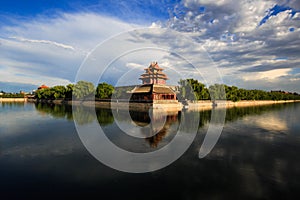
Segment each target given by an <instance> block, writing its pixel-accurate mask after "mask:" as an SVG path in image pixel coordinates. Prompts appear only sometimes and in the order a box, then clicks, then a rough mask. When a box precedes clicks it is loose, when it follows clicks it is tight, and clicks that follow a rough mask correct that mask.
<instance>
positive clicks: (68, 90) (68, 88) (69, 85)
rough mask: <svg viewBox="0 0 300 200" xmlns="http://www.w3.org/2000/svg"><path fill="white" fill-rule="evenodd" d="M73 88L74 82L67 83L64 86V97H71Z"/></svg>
mask: <svg viewBox="0 0 300 200" xmlns="http://www.w3.org/2000/svg"><path fill="white" fill-rule="evenodd" d="M73 90H74V84H68V85H67V86H66V94H65V98H66V99H72V94H73Z"/></svg>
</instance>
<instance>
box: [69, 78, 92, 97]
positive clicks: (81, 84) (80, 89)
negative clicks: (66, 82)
mask: <svg viewBox="0 0 300 200" xmlns="http://www.w3.org/2000/svg"><path fill="white" fill-rule="evenodd" d="M73 95H74V97H75V98H77V99H87V98H89V97H91V96H92V95H95V86H94V85H93V83H91V82H87V81H78V82H77V83H76V84H75V86H74V90H73Z"/></svg>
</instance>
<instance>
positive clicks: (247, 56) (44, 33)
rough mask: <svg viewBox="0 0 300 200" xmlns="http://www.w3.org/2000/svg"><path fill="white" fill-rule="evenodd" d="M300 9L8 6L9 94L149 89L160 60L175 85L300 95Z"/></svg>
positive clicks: (78, 1)
mask: <svg viewBox="0 0 300 200" xmlns="http://www.w3.org/2000/svg"><path fill="white" fill-rule="evenodd" d="M299 55H300V1H297V0H264V1H263V0H251V1H249V0H240V1H234V0H214V1H212V0H182V1H179V0H162V1H159V0H144V1H135V0H132V1H128V0H127V1H126V0H105V1H104V0H103V1H101V0H98V1H97V0H85V1H83V0H74V1H67V0H60V1H53V0H10V1H6V0H3V1H1V3H0V91H1V90H3V91H6V92H19V91H20V90H23V91H31V90H33V89H36V88H37V87H38V86H40V85H42V84H46V85H48V86H54V85H67V84H69V83H74V82H76V81H78V80H79V78H85V79H87V80H91V82H94V83H95V84H96V83H97V82H99V81H100V82H101V81H106V82H108V83H110V84H113V85H124V84H139V83H140V82H141V81H140V80H138V78H139V75H140V74H142V73H143V69H144V68H146V67H147V66H148V65H149V64H150V63H151V62H152V61H157V62H158V64H159V65H160V66H161V67H163V68H165V72H166V73H167V75H168V76H169V78H170V79H169V81H168V82H169V83H170V84H176V82H177V81H178V79H179V78H197V79H200V80H201V81H202V82H204V83H205V84H206V85H209V84H213V83H216V82H217V83H224V84H227V85H235V86H238V87H240V88H246V89H262V90H268V91H269V90H285V91H291V92H298V93H300V87H299V86H300V57H299Z"/></svg>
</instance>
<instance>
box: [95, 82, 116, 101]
mask: <svg viewBox="0 0 300 200" xmlns="http://www.w3.org/2000/svg"><path fill="white" fill-rule="evenodd" d="M113 92H114V86H112V85H110V84H107V83H99V84H98V86H97V89H96V97H97V98H100V99H109V98H111V95H112V94H113Z"/></svg>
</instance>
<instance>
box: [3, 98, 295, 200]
mask: <svg viewBox="0 0 300 200" xmlns="http://www.w3.org/2000/svg"><path fill="white" fill-rule="evenodd" d="M96 112H97V118H98V122H99V123H100V124H101V126H102V127H103V129H104V131H105V134H106V135H107V137H108V138H109V139H110V140H111V141H112V142H114V143H115V144H116V145H118V146H120V147H121V148H124V149H127V150H130V151H133V152H150V151H155V150H157V149H159V148H162V147H163V146H165V145H166V144H168V142H170V141H171V140H172V139H173V137H174V133H176V130H177V129H178V126H179V124H180V119H181V118H180V116H181V115H182V114H184V115H185V116H186V117H190V118H191V119H193V116H194V115H197V114H199V112H183V113H180V112H179V113H170V114H169V115H168V116H167V118H166V122H165V124H164V126H163V127H161V128H160V129H159V130H160V131H159V132H158V133H157V134H156V135H155V136H153V137H148V138H146V139H138V138H133V137H130V136H128V135H125V134H123V133H122V130H121V129H120V128H119V126H117V124H116V120H115V119H114V116H113V114H112V112H111V111H110V110H107V109H98V110H97V111H96ZM226 113H227V115H226V119H225V122H226V123H225V126H224V129H223V132H222V134H221V137H220V138H219V140H218V142H217V144H216V146H215V147H214V149H213V150H212V151H211V152H210V154H208V156H206V157H205V158H203V159H199V158H198V152H199V148H200V146H201V144H202V142H203V139H204V137H205V134H206V130H207V127H208V123H209V120H210V116H211V111H202V112H200V117H201V118H200V119H201V120H200V123H199V130H198V133H197V135H196V138H195V140H194V142H193V144H192V145H191V146H190V148H189V149H188V150H187V151H186V152H185V153H184V155H183V156H182V157H181V158H180V159H178V160H177V161H175V162H174V163H172V164H171V165H169V166H168V167H166V168H163V169H161V170H158V171H155V172H151V173H144V174H131V173H124V172H120V171H117V170H114V169H111V168H109V167H107V166H105V165H103V164H101V163H100V162H99V161H97V160H96V159H95V158H94V157H93V156H91V155H90V154H89V152H88V151H87V150H86V149H85V147H84V146H83V144H82V143H81V141H80V139H79V136H78V134H77V132H76V129H75V125H74V121H73V117H72V108H71V107H67V106H61V105H51V106H49V105H44V104H31V103H25V104H22V103H2V104H0V177H1V181H0V198H1V199H14V198H19V199H25V198H31V199H32V198H39V199H44V198H50V199H54V198H55V199H61V198H69V197H82V198H87V197H91V196H93V197H96V198H97V199H102V198H103V199H107V198H110V199H158V198H159V199H172V198H173V199H241V198H248V199H291V198H293V199H297V197H298V198H299V197H300V181H299V180H300V154H299V152H300V123H299V122H300V121H299V119H300V104H299V103H297V104H296V103H295V104H282V105H272V106H262V107H249V108H233V109H227V111H226ZM122 116H123V113H122V111H120V112H118V115H117V117H118V120H119V122H118V123H121V124H122V126H126V125H129V123H135V125H136V126H145V125H147V124H148V123H149V122H150V118H149V115H148V114H147V113H143V112H133V111H132V112H130V116H131V118H132V120H133V121H132V120H131V119H128V118H126V117H122ZM115 117H116V116H115ZM152 120H157V121H159V120H160V118H159V117H156V118H155V117H154V116H153V118H152ZM92 121H93V118H92V117H90V116H89V114H88V113H87V114H86V115H84V116H83V117H82V119H79V121H77V123H78V124H83V125H84V124H88V123H91V122H92ZM191 123H192V122H191ZM156 128H157V127H152V129H156ZM143 134H145V135H151V130H150V129H149V130H148V131H144V132H143Z"/></svg>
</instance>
